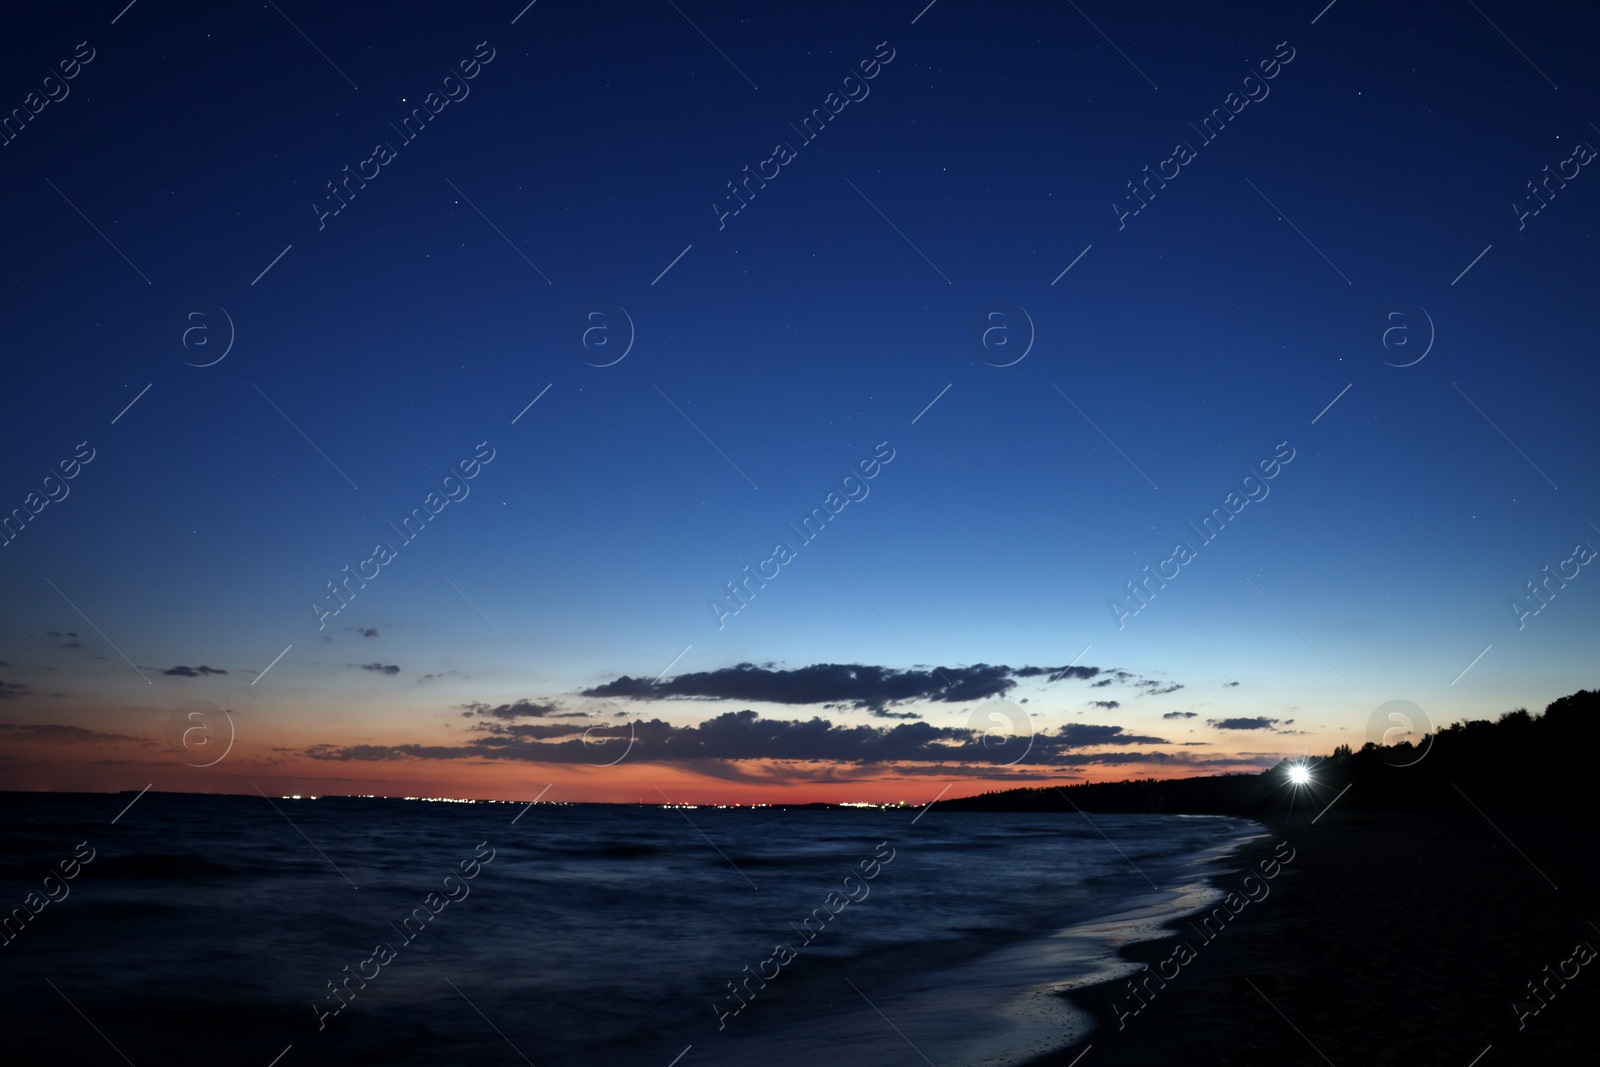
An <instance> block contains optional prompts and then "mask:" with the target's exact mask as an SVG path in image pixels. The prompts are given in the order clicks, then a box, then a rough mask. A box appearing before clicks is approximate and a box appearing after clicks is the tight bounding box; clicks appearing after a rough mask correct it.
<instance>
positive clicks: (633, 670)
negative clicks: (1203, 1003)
mask: <svg viewBox="0 0 1600 1067" xmlns="http://www.w3.org/2000/svg"><path fill="white" fill-rule="evenodd" d="M123 2H124V0H113V2H111V3H109V4H77V3H70V4H60V5H51V9H50V10H49V11H48V13H44V12H38V11H36V12H32V13H16V12H13V13H11V14H9V15H8V20H7V21H8V27H7V32H6V33H5V35H4V39H3V40H0V69H3V70H4V71H5V72H6V73H5V75H4V77H3V78H0V94H3V95H0V109H4V113H5V114H6V115H8V116H9V117H8V118H6V119H5V121H4V123H3V126H0V128H3V131H4V132H3V137H4V141H5V143H4V144H3V145H0V190H3V193H4V197H5V203H6V204H7V208H8V209H7V211H6V222H5V247H6V255H5V256H4V259H3V268H0V269H3V270H4V272H5V273H4V279H3V286H0V288H3V291H4V293H5V297H4V300H3V302H0V307H3V317H0V351H3V352H4V378H3V382H4V389H3V393H0V398H3V400H0V403H3V412H4V417H3V419H0V449H3V452H0V454H3V456H4V460H3V464H0V473H3V478H0V514H3V515H4V516H6V518H5V522H4V525H3V530H4V534H3V538H4V541H5V543H4V545H3V547H0V603H3V604H4V611H3V613H0V664H3V665H0V698H3V699H0V787H5V788H19V789H65V790H122V789H132V790H138V789H141V788H144V787H145V786H147V785H150V784H153V785H154V786H155V788H158V789H182V790H195V791H221V792H251V791H252V790H253V789H260V790H262V791H264V792H266V793H269V794H277V793H314V794H329V793H355V794H367V793H376V794H387V795H423V796H452V797H499V798H507V799H511V798H522V799H532V798H533V796H534V795H535V794H541V791H544V790H546V789H548V794H547V795H546V796H545V799H551V800H555V799H561V800H627V801H633V800H635V799H637V798H639V797H644V798H645V799H647V800H654V799H659V798H660V797H661V796H669V797H671V799H673V800H678V799H686V800H702V801H728V802H732V801H767V800H780V799H791V800H841V801H853V800H899V799H906V800H908V801H912V802H923V801H926V800H928V799H931V798H932V797H933V796H934V795H935V794H936V793H938V792H939V791H940V790H941V789H942V788H945V789H948V795H951V796H960V795H964V794H969V793H975V792H980V791H983V790H986V789H993V788H999V787H1003V786H1005V785H1007V784H1033V783H1036V782H1040V781H1052V782H1065V781H1072V780H1083V779H1090V780H1095V779H1104V778H1121V777H1125V776H1129V775H1136V776H1144V775H1152V774H1153V775H1159V776H1170V775H1192V774H1200V773H1213V772H1217V771H1235V770H1254V769H1261V768H1264V767H1269V766H1272V765H1273V764H1275V763H1276V762H1278V761H1279V760H1281V759H1282V758H1284V757H1285V756H1293V755H1299V754H1308V753H1309V754H1316V753H1323V752H1327V751H1329V750H1331V748H1332V747H1333V746H1334V745H1337V744H1351V745H1353V746H1355V747H1360V745H1361V744H1363V743H1365V742H1366V741H1367V740H1369V739H1370V740H1379V741H1382V740H1385V739H1388V740H1394V739H1396V738H1397V737H1398V736H1400V735H1399V734H1395V733H1392V732H1390V733H1388V736H1387V738H1386V732H1387V731H1390V730H1391V727H1392V726H1393V724H1394V723H1395V722H1398V721H1400V720H1390V719H1388V717H1387V716H1388V710H1389V709H1384V708H1383V706H1384V705H1386V704H1387V703H1388V702H1390V701H1394V700H1403V701H1409V702H1411V704H1409V705H1406V706H1405V707H1408V708H1410V709H1411V710H1410V711H1409V712H1407V713H1406V714H1407V715H1409V718H1407V719H1406V720H1405V721H1406V722H1409V723H1410V724H1411V725H1412V726H1413V727H1415V728H1417V729H1425V728H1427V727H1428V726H1429V725H1436V726H1443V725H1445V724H1448V723H1450V722H1453V721H1456V720H1458V719H1464V718H1487V717H1493V716H1495V715H1496V714H1498V713H1500V712H1502V711H1505V710H1508V709H1510V708H1514V707H1518V706H1527V707H1530V708H1539V707H1542V706H1543V705H1544V704H1545V703H1546V702H1548V701H1549V700H1551V699H1554V698H1555V697H1558V696H1560V695H1562V694H1564V693H1568V692H1571V691H1573V690H1575V689H1579V688H1583V687H1585V686H1593V685H1594V683H1595V678H1594V675H1593V673H1592V665H1593V663H1594V662H1595V652H1596V633H1597V628H1596V624H1597V622H1600V599H1597V584H1600V578H1597V577H1594V576H1592V575H1591V574H1590V570H1591V568H1590V567H1589V566H1587V564H1588V563H1589V562H1590V561H1591V560H1592V558H1593V556H1594V553H1595V548H1594V547H1591V546H1600V527H1597V526H1596V525H1595V524H1597V523H1600V506H1596V490H1597V488H1600V480H1597V477H1596V473H1595V469H1596V468H1595V460H1596V447H1595V438H1594V430H1593V425H1594V424H1593V421H1592V419H1591V418H1590V417H1588V416H1586V415H1585V412H1592V411H1593V410H1594V407H1595V402H1596V399H1597V397H1596V380H1595V375H1594V370H1593V367H1594V357H1595V354H1596V344H1595V341H1594V328H1595V325H1596V314H1595V310H1594V309H1595V306H1596V305H1595V301H1594V297H1593V294H1594V292H1595V285H1596V280H1597V273H1596V266H1595V258H1594V248H1595V245H1594V233H1595V227H1596V224H1597V221H1600V177H1595V176H1593V175H1592V174H1591V171H1592V170H1593V169H1594V168H1593V167H1592V166H1590V165H1589V164H1590V163H1591V162H1593V161H1594V160H1595V158H1596V151H1595V147H1593V146H1597V145H1600V127H1597V126H1596V125H1595V123H1596V122H1600V106H1596V104H1595V100H1596V72H1597V70H1600V68H1597V66H1596V65H1595V63H1594V62H1593V57H1594V51H1595V46H1596V42H1597V30H1600V18H1597V16H1596V15H1595V13H1593V12H1584V11H1581V10H1579V9H1578V8H1577V7H1576V6H1575V5H1570V6H1567V7H1565V8H1564V9H1548V10H1542V11H1539V12H1534V11H1532V10H1530V9H1522V8H1518V7H1516V6H1514V5H1507V4H1505V3H1503V2H1488V0H1484V2H1481V3H1473V2H1471V0H1462V2H1460V3H1456V2H1448V3H1433V4H1422V5H1412V6H1408V7H1407V8H1406V9H1404V10H1402V9H1397V8H1395V7H1393V6H1391V5H1382V4H1377V3H1373V2H1371V0H1338V2H1336V3H1334V4H1332V5H1329V6H1327V7H1324V6H1323V5H1324V3H1325V0H1313V2H1311V3H1306V4H1289V5H1284V4H1270V5H1269V4H1254V5H1252V4H1231V5H1224V6H1216V5H1168V6H1143V7H1141V6H1138V5H1135V6H1134V7H1126V6H1120V7H1119V6H1117V5H1105V4H1093V5H1091V4H1088V3H1084V4H1079V5H1074V4H1070V3H1069V4H1063V5H1043V4H1039V5H1021V6H1006V5H989V4H972V3H966V2H962V0H938V2H936V3H934V4H931V5H928V6H927V7H923V3H924V2H925V0H913V2H911V3H908V4H903V5H871V6H870V7H869V8H867V9H863V8H862V7H861V6H860V5H852V4H831V5H830V4H824V5H816V4H804V5H800V4H785V5H756V6H750V5H727V4H721V5H717V4H705V3H690V2H689V0H678V2H676V3H674V2H672V0H660V2H654V0H652V2H642V3H627V4H607V5H584V4H573V3H568V2H564V0H539V2H537V3H534V4H532V5H530V6H527V7H523V3H525V0H511V2H509V3H505V4H494V5H457V6H451V5H444V6H440V5H423V4H414V3H390V4H372V3H355V4H341V5H335V7H334V8H333V9H327V8H324V7H317V6H307V5H304V4H303V3H298V2H290V0H282V2H281V3H277V4H274V3H267V4H248V3H244V4H223V5H215V6H206V7H199V6H194V5H171V4H165V3H161V2H159V0H138V2H136V3H134V4H132V5H129V6H128V7H127V8H123V7H122V3H123ZM808 517H809V519H810V525H809V526H807V525H805V521H806V520H807V519H808ZM408 518H409V519H410V524H409V527H407V526H406V525H404V523H405V520H407V519H408ZM1208 518H1209V520H1210V522H1209V525H1205V524H1204V522H1205V520H1207V519H1208ZM746 568H748V569H746ZM1146 568H1148V570H1147V569H1146ZM352 576H354V577H352ZM729 583H733V588H732V589H730V587H729ZM1129 583H1133V584H1132V585H1130V584H1129ZM1530 583H1532V585H1531V586H1530ZM736 594H737V595H736ZM1069 668H1070V669H1069ZM263 672H265V673H263ZM1380 710H1381V714H1380ZM1374 722H1376V725H1374Z"/></svg>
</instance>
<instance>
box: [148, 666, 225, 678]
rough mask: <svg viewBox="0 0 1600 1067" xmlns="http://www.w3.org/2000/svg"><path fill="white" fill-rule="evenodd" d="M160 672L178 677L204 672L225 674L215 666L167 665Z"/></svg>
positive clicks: (195, 675)
mask: <svg viewBox="0 0 1600 1067" xmlns="http://www.w3.org/2000/svg"><path fill="white" fill-rule="evenodd" d="M161 673H162V674H170V675H174V676H176V677H178V678H199V677H200V676H201V675H205V674H227V673H228V672H227V671H224V670H218V669H217V668H216V667H205V666H200V667H168V668H167V669H166V670H164V671H162V672H161Z"/></svg>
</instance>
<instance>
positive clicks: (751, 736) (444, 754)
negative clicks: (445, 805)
mask: <svg viewBox="0 0 1600 1067" xmlns="http://www.w3.org/2000/svg"><path fill="white" fill-rule="evenodd" d="M609 731H610V732H609V733H608V734H607V735H606V736H607V737H622V736H624V733H625V732H626V734H629V735H631V736H632V737H633V739H634V747H633V751H634V753H635V754H636V756H635V758H638V759H641V760H647V761H649V762H652V763H662V762H691V761H692V762H700V761H713V760H794V761H801V762H819V761H820V762H839V763H847V764H875V763H891V762H896V763H897V762H908V763H939V764H948V763H958V762H964V761H970V762H972V763H975V764H978V765H989V766H993V765H994V763H995V753H996V746H995V745H994V738H993V737H989V738H988V741H989V744H987V745H986V744H985V731H984V730H981V729H971V728H966V727H939V726H932V725H930V724H928V723H925V722H914V723H900V724H898V725H895V726H868V725H859V726H842V725H839V724H836V723H833V722H829V721H827V720H825V719H822V718H813V719H810V720H809V721H804V722H802V721H799V720H784V719H763V718H761V717H760V716H758V715H757V714H756V713H755V712H753V711H734V712H727V713H725V714H722V715H718V716H716V717H715V718H713V719H710V720H708V721H706V722H703V723H700V724H698V725H695V726H674V725H672V724H671V723H667V722H663V721H661V720H660V719H652V720H650V721H648V722H646V721H642V720H640V721H634V722H632V723H627V724H619V725H617V726H613V727H610V728H609ZM562 733H565V734H567V735H568V736H569V739H568V740H564V741H548V740H544V739H543V738H546V737H556V736H561V734H562ZM578 733H584V734H585V737H584V738H581V739H580V738H576V737H571V736H570V735H572V734H578ZM589 740H590V739H589V738H588V737H587V732H586V731H584V730H583V729H582V728H581V727H577V726H574V727H572V728H570V729H569V728H567V727H562V726H554V727H550V728H547V729H546V728H541V727H538V726H535V725H534V724H520V725H509V726H505V727H500V728H495V729H494V732H493V733H491V734H490V735H488V736H484V737H478V738H475V739H473V740H472V741H471V742H469V743H467V744H464V745H459V746H451V745H354V746H348V747H339V746H335V745H317V746H314V747H312V748H310V749H307V750H306V755H307V756H310V757H311V758H312V759H319V760H336V761H380V760H404V759H471V758H484V759H499V760H525V761H529V762H536V763H590V762H594V760H595V759H596V753H597V751H599V750H598V749H597V747H596V745H595V744H593V743H586V742H588V741H589ZM1166 743H1167V742H1166V740H1165V739H1163V738H1160V737H1144V736H1140V735H1137V734H1128V733H1125V732H1124V731H1123V728H1122V727H1120V726H1096V725H1090V724H1085V723H1075V724H1070V725H1066V726H1063V727H1061V728H1060V729H1059V730H1057V731H1056V732H1054V733H1045V734H1039V735H1037V736H1035V737H1034V738H1032V743H1031V746H1029V745H1028V742H1027V741H1026V740H1024V739H1023V738H1020V737H1019V738H1013V739H1011V740H1009V741H1008V742H1007V744H1008V745H1011V744H1015V745H1017V746H1018V749H1019V750H1020V749H1026V751H1027V752H1028V755H1027V757H1026V759H1025V761H1024V762H1027V763H1037V764H1060V763H1067V762H1074V761H1075V757H1076V755H1077V753H1078V750H1080V749H1085V748H1095V747H1101V746H1106V745H1160V744H1166ZM1008 754H1009V752H1008ZM1161 755H1162V754H1161V753H1149V754H1146V755H1144V756H1140V755H1139V754H1137V753H1129V754H1128V756H1129V759H1128V760H1127V761H1126V762H1135V761H1136V759H1156V758H1160V757H1161Z"/></svg>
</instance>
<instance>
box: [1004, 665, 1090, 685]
mask: <svg viewBox="0 0 1600 1067" xmlns="http://www.w3.org/2000/svg"><path fill="white" fill-rule="evenodd" d="M1012 673H1013V676H1014V677H1017V678H1038V677H1041V676H1042V677H1044V678H1046V679H1048V680H1049V681H1052V682H1059V681H1062V680H1063V679H1066V678H1078V679H1081V680H1083V681H1085V682H1087V681H1088V680H1089V679H1090V678H1094V677H1096V676H1098V675H1099V674H1100V668H1099V667H1018V668H1017V669H1016V670H1015V671H1014V672H1012Z"/></svg>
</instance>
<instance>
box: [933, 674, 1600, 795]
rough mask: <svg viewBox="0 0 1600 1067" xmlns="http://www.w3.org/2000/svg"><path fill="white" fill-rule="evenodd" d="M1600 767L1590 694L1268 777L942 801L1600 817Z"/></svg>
mask: <svg viewBox="0 0 1600 1067" xmlns="http://www.w3.org/2000/svg"><path fill="white" fill-rule="evenodd" d="M1595 759H1600V692H1592V691H1590V690H1587V689H1583V690H1579V691H1578V692H1576V693H1572V694H1570V695H1568V696H1564V697H1561V698H1560V699H1558V700H1555V701H1552V702H1551V703H1550V704H1549V705H1548V706H1546V707H1545V709H1544V713H1543V714H1540V715H1532V714H1530V713H1529V712H1528V710H1527V709H1526V708H1517V709H1516V710H1514V711H1508V712H1505V713H1504V714H1502V715H1501V716H1500V717H1499V718H1498V719H1497V720H1493V721H1491V720H1488V719H1474V720H1469V721H1465V722H1457V723H1453V724H1452V725H1450V726H1449V727H1447V728H1445V729H1442V730H1437V731H1435V732H1433V733H1430V734H1427V735H1426V736H1424V737H1423V738H1422V740H1420V741H1418V742H1416V743H1414V744H1413V743H1411V742H1403V743H1401V744H1397V745H1387V746H1385V745H1379V744H1376V743H1374V742H1370V741H1369V742H1368V743H1367V744H1366V745H1364V746H1362V747H1361V748H1360V749H1358V750H1352V749H1351V748H1350V746H1349V745H1340V746H1339V747H1337V748H1335V749H1334V750H1333V753H1332V754H1331V755H1328V756H1324V757H1320V758H1318V757H1308V758H1295V759H1292V760H1291V759H1286V760H1284V761H1282V762H1281V763H1279V764H1278V765H1277V766H1275V767H1273V768H1272V769H1271V770H1268V771H1264V772H1262V773H1260V774H1248V773H1245V774H1221V775H1208V776H1205V777H1198V778H1175V779H1165V780H1161V779H1155V778H1146V779H1137V780H1133V779H1130V780H1124V781H1120V782H1090V783H1082V784H1076V785H1066V786H1036V787H1028V788H1023V789H1008V790H1004V791H1001V792H994V793H983V794H980V795H978V796H973V797H965V798H962V799H959V800H944V801H940V802H939V803H938V805H937V807H939V808H940V809H942V810H945V811H1073V810H1082V811H1087V812H1128V813H1149V814H1174V815H1177V814H1187V815H1253V814H1261V813H1263V812H1266V811H1280V810H1282V808H1283V806H1284V803H1285V800H1286V798H1287V796H1288V794H1290V793H1292V791H1294V790H1297V789H1298V790H1305V791H1307V792H1308V793H1309V796H1307V797H1306V798H1305V799H1306V803H1307V805H1308V807H1309V806H1312V805H1314V806H1315V807H1321V806H1322V804H1321V803H1317V801H1318V800H1319V799H1320V800H1321V802H1322V803H1326V802H1328V801H1331V800H1332V799H1333V798H1334V796H1335V795H1336V794H1338V793H1339V792H1340V791H1341V790H1343V789H1344V788H1345V786H1346V785H1348V786H1350V789H1349V791H1348V793H1346V794H1345V795H1344V796H1343V797H1341V798H1340V800H1339V805H1340V807H1341V808H1342V809H1344V810H1367V811H1374V810H1388V811H1458V810H1461V809H1462V808H1463V807H1465V804H1464V803H1463V798H1465V799H1466V800H1467V801H1468V802H1470V803H1472V804H1474V805H1476V806H1478V807H1479V808H1481V809H1489V808H1493V809H1497V810H1503V811H1527V812H1535V813H1551V814H1564V815H1569V816H1584V817H1586V818H1589V819H1594V818H1596V816H1597V815H1600V804H1597V803H1596V799H1595V794H1594V786H1593V785H1592V782H1593V780H1594V778H1595V774H1594V765H1593V764H1592V763H1591V762H1590V761H1591V760H1595ZM1295 763H1303V764H1305V765H1306V766H1307V767H1308V769H1309V770H1310V772H1311V781H1310V782H1309V783H1307V784H1305V785H1303V786H1302V785H1294V784H1293V783H1291V782H1290V780H1289V776H1288V770H1289V767H1290V766H1291V765H1292V764H1295Z"/></svg>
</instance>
